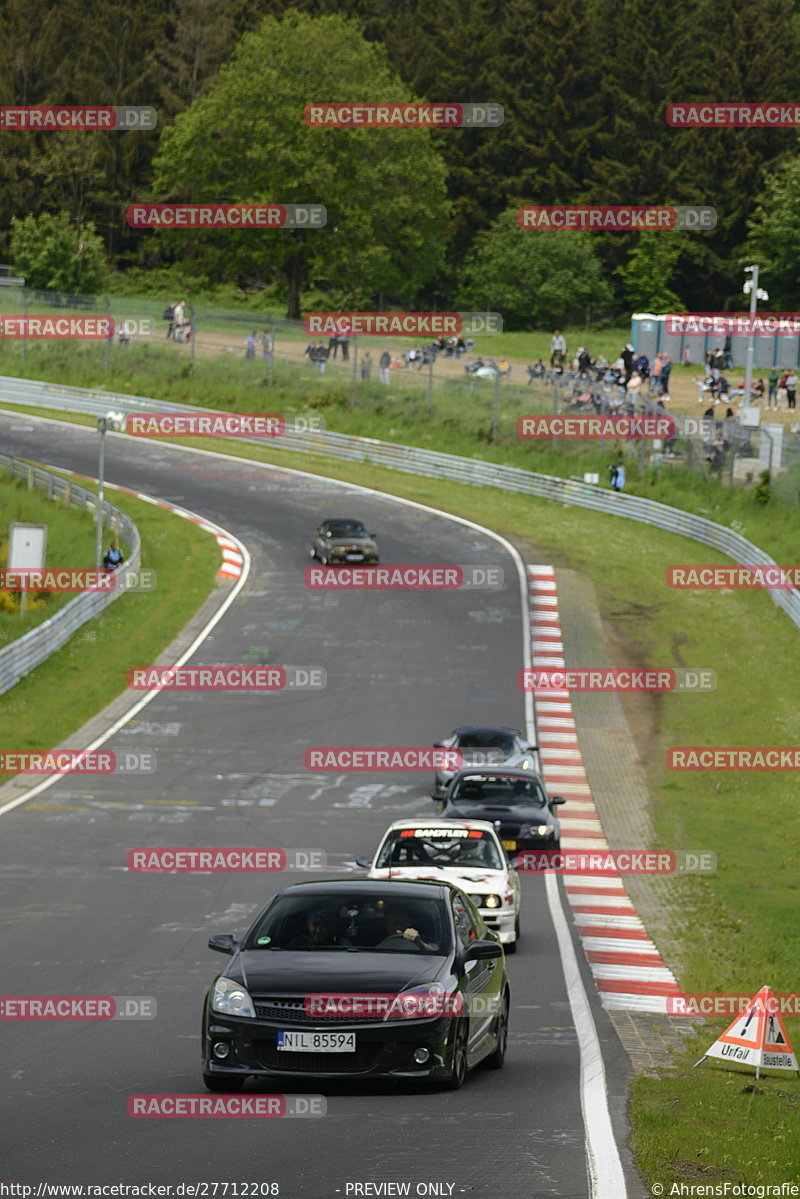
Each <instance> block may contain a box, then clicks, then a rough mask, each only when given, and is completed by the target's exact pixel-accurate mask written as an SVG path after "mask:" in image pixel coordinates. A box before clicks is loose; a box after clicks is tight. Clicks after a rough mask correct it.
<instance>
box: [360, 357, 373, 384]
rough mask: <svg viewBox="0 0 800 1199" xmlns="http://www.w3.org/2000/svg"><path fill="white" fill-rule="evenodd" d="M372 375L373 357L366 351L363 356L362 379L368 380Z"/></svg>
mask: <svg viewBox="0 0 800 1199" xmlns="http://www.w3.org/2000/svg"><path fill="white" fill-rule="evenodd" d="M371 374H372V355H371V354H370V352H369V350H365V351H364V353H363V354H362V355H361V378H362V379H368V378H369V377H370V375H371Z"/></svg>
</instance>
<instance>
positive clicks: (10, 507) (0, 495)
mask: <svg viewBox="0 0 800 1199" xmlns="http://www.w3.org/2000/svg"><path fill="white" fill-rule="evenodd" d="M0 512H2V514H3V515H2V519H3V525H2V529H0V568H3V567H5V565H6V555H7V551H8V532H7V530H8V526H9V524H10V523H11V522H12V521H21V522H23V523H24V524H36V525H47V551H46V556H47V566H48V567H50V568H53V569H56V570H58V569H62V568H70V569H79V570H92V569H94V564H95V546H96V542H95V537H96V531H95V524H94V519H93V517H92V515H91V513H89V512H84V511H82V510H81V509H78V508H66V507H65V506H64V504H63V502H62V501H60V500H56V499H52V500H51V499H48V498H47V493H46V492H44V491H41V490H39V489H38V488H33V489H32V490H30V491H29V490H28V485H27V482H26V481H24V480H23V479H18V478H14V477H12V476H11V475H9V474H8V473H7V472H5V471H0ZM112 536H113V534H112V533H111V532H110V531H109V530H107V531H106V535H105V538H104V548H105V547H107V545H108V542H109V540H110V538H111V537H112ZM122 550H123V553H125V554H126V555H127V552H128V547H127V545H126V544H125V543H124V542H123V544H122ZM6 595H8V593H6ZM8 598H11V599H13V601H14V602H15V603H17V604H19V595H18V593H13V595H12V596H9V597H8ZM74 598H75V596H74V595H71V594H68V593H64V594H56V593H51V594H49V595H39V594H37V593H32V594H31V595H30V596H29V597H28V604H27V607H26V610H25V612H22V611H6V610H4V606H0V649H1V648H2V647H3V646H4V645H7V644H8V643H9V641H15V640H16V639H17V638H18V637H22V636H23V634H25V633H27V632H29V631H30V629H33V628H35V627H36V626H37V625H40V624H42V622H43V621H45V620H49V619H50V617H51V616H54V615H55V613H56V612H58V610H59V609H60V608H63V607H64V605H65V604H68V603H70V602H71V601H72V600H73V599H74Z"/></svg>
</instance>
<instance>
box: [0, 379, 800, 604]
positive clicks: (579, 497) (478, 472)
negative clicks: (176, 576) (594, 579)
mask: <svg viewBox="0 0 800 1199" xmlns="http://www.w3.org/2000/svg"><path fill="white" fill-rule="evenodd" d="M4 400H5V401H6V402H8V403H19V404H26V405H30V406H32V407H49V408H59V409H64V410H66V411H71V412H87V413H93V414H98V415H100V414H104V413H105V412H107V411H108V410H109V409H113V410H117V411H122V412H125V413H136V412H152V411H159V412H203V413H206V414H208V412H209V409H207V408H199V407H196V406H194V405H188V404H174V403H170V402H169V401H163V400H158V401H157V400H152V399H147V398H145V397H144V396H128V395H120V394H118V393H115V392H106V391H89V390H84V389H82V388H79V387H64V386H61V385H59V384H55V383H42V382H39V381H34V380H29V379H14V378H8V377H5V376H0V403H2V402H3V401H4ZM237 440H238V439H237ZM241 440H243V441H249V442H251V443H253V444H258V445H263V440H262V439H259V438H242V439H241ZM276 444H277V445H279V447H280V448H281V449H285V450H296V451H298V452H301V453H305V454H319V455H323V456H325V457H328V458H344V459H347V460H349V461H351V462H369V463H373V464H374V465H376V466H384V467H387V468H388V469H390V470H398V471H404V472H405V473H406V474H414V475H427V476H429V477H430V478H434V479H451V480H453V481H454V482H458V483H468V484H470V485H472V486H475V487H498V488H500V489H501V490H502V491H512V492H519V493H521V494H523V495H534V496H537V497H538V498H540V499H546V500H553V501H555V502H556V503H559V504H571V505H573V506H575V507H580V508H591V509H592V510H593V511H595V512H605V513H607V514H608V515H609V516H622V517H625V518H627V519H628V520H637V521H641V522H642V523H643V524H648V525H655V526H656V528H659V529H664V530H665V531H666V532H668V533H678V534H680V535H681V536H683V537H689V538H691V540H693V541H699V542H701V543H702V544H703V545H708V546H711V547H712V548H713V549H716V550H719V551H720V553H723V554H726V555H727V556H728V557H729V558H732V559H733V561H734V562H739V563H742V564H744V565H747V566H776V565H777V563H776V562H775V561H774V559H772V558H771V557H770V556H769V554H767V553H766V552H765V551H764V550H762V549H760V548H759V547H758V546H757V545H754V544H753V543H752V541H748V540H747V538H746V537H742V535H741V534H740V533H737V532H736V531H735V530H734V529H729V528H726V527H725V526H724V525H718V524H716V522H715V521H713V520H707V519H706V518H705V517H703V516H696V515H695V514H694V513H692V512H684V511H683V510H682V509H680V508H672V507H671V506H670V505H669V504H660V503H657V502H656V501H655V500H648V499H644V498H643V497H641V496H636V495H626V494H625V493H622V492H614V491H605V490H603V489H601V488H600V487H597V486H594V485H592V484H587V483H579V482H575V481H574V480H571V479H561V478H558V477H557V476H554V475H543V474H538V473H536V472H534V471H526V470H522V469H521V468H519V467H516V466H502V465H500V464H499V463H494V462H483V461H481V460H480V459H478V458H459V457H457V456H456V455H455V454H445V453H443V452H441V451H439V450H423V449H417V448H416V447H415V446H407V445H397V444H394V443H392V442H387V441H377V440H374V439H372V438H370V437H356V436H354V435H352V434H346V433H330V432H319V431H296V430H295V431H288V430H287V432H285V433H284V434H283V435H282V436H281V437H280V438H279V439H276ZM766 590H769V594H770V595H771V597H772V599H773V601H774V602H775V604H777V606H778V607H779V608H780V609H781V610H782V611H783V612H785V613H786V615H787V616H788V617H789V619H790V620H791V621H792V622H793V623H794V624H795V625H796V626H797V627H798V628H800V592H798V591H797V590H794V589H792V590H788V589H786V590H784V589H782V588H768V589H766Z"/></svg>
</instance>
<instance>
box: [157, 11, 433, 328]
mask: <svg viewBox="0 0 800 1199" xmlns="http://www.w3.org/2000/svg"><path fill="white" fill-rule="evenodd" d="M410 98H411V97H410V96H409V94H408V89H407V88H406V87H404V86H403V84H402V83H401V82H400V80H399V79H397V77H396V76H395V75H394V74H393V73H392V72H391V71H390V70H389V68H388V66H387V65H386V63H385V61H384V59H383V55H382V54H381V53H380V52H379V50H378V49H377V48H376V47H374V46H371V45H370V44H369V43H368V42H366V41H365V39H364V38H363V37H362V35H361V32H360V29H359V26H358V25H357V24H356V23H355V22H353V21H349V20H345V19H343V18H342V17H338V16H327V17H321V18H313V17H309V16H306V15H305V14H301V13H297V12H290V13H287V15H286V16H285V17H284V18H283V20H280V21H279V20H277V19H275V18H274V17H267V18H265V19H264V21H263V22H262V23H261V25H260V26H259V28H258V29H257V30H256V31H254V32H252V33H249V34H246V35H245V36H244V37H243V38H242V39H241V41H240V43H239V45H238V46H237V49H236V52H235V54H234V57H233V59H232V61H231V62H230V64H229V65H228V66H227V67H226V68H225V69H224V70H223V71H222V72H221V74H220V76H219V78H218V79H217V81H216V82H215V83H214V85H213V86H212V87H211V88H210V89H209V91H208V92H207V93H206V94H205V95H203V96H201V97H200V99H199V100H198V101H197V102H196V103H195V104H194V105H193V106H192V108H191V109H189V110H188V111H187V112H185V113H182V114H181V115H180V116H179V117H178V118H177V120H176V121H175V124H174V125H173V126H171V127H170V128H168V129H167V130H165V132H164V134H163V136H162V140H161V145H160V147H159V153H158V156H157V159H156V163H155V166H156V178H155V187H156V189H157V190H158V191H159V193H161V195H162V196H163V198H164V199H176V200H177V199H180V200H186V201H189V200H191V201H201V200H216V201H226V202H244V201H246V202H268V201H277V202H280V203H308V202H316V203H320V204H324V205H325V207H326V208H327V212H328V224H327V227H326V228H325V229H321V230H314V231H308V232H304V231H292V230H278V231H271V232H259V231H252V232H251V231H249V230H248V231H244V230H242V231H238V230H237V231H224V232H215V231H209V232H207V233H192V234H189V235H188V236H184V235H182V234H178V233H176V234H174V235H168V236H170V237H171V240H172V244H180V245H181V246H182V253H183V254H184V255H185V256H186V260H187V261H191V262H193V265H194V267H195V269H200V270H202V271H203V272H205V273H206V274H213V273H215V272H226V273H228V274H230V272H231V270H233V271H236V272H237V273H238V274H239V276H240V277H243V278H246V279H249V280H261V281H264V280H265V279H266V280H267V281H272V279H274V278H278V279H280V280H281V281H282V282H283V283H284V284H285V287H286V292H287V307H288V313H289V315H290V316H291V317H297V316H299V315H300V293H301V289H302V288H303V287H304V286H306V285H308V284H312V283H313V284H315V285H317V286H322V287H328V288H330V289H333V290H335V291H336V293H337V295H338V296H339V297H343V296H346V297H349V298H350V299H349V302H350V303H352V304H353V305H354V306H358V305H361V304H364V303H365V302H366V301H368V299H369V297H370V296H371V295H372V294H374V293H378V292H383V293H390V294H395V295H402V296H405V297H408V299H409V300H410V299H412V298H413V297H414V296H415V294H416V293H417V292H418V290H419V289H420V288H421V287H422V286H423V285H424V284H426V283H428V282H429V281H430V280H431V279H433V278H434V277H435V276H436V274H437V272H438V271H439V270H440V269H441V264H442V262H443V258H444V250H445V245H446V240H447V222H448V218H449V204H448V201H447V198H446V188H445V175H446V172H445V167H444V164H443V162H442V160H441V158H440V156H439V154H438V153H437V151H436V150H435V148H434V146H433V142H432V138H431V135H430V133H429V132H428V131H426V130H424V129H383V130H381V129H334V128H330V129H320V128H312V127H309V126H308V125H307V124H306V123H305V119H304V111H305V106H306V105H307V104H309V103H311V102H314V101H331V100H332V101H336V100H361V101H370V102H375V101H382V100H398V99H399V100H404V99H410Z"/></svg>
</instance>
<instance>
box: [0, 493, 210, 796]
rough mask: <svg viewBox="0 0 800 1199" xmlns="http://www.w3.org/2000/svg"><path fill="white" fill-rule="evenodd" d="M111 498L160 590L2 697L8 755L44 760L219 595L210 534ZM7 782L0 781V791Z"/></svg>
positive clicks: (129, 598)
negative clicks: (137, 538) (36, 755)
mask: <svg viewBox="0 0 800 1199" xmlns="http://www.w3.org/2000/svg"><path fill="white" fill-rule="evenodd" d="M81 483H82V484H83V485H85V486H87V487H88V486H89V484H84V481H83V480H81ZM106 494H107V495H108V496H109V498H112V497H113V502H114V503H115V504H116V505H117V507H119V508H122V509H124V511H125V512H127V513H128V515H129V516H130V517H131V519H132V520H133V521H134V523H135V524H136V525H137V527H138V529H139V533H140V535H141V538H142V547H143V549H142V561H143V565H144V566H147V567H149V568H152V569H153V570H155V572H156V578H157V588H156V589H155V590H154V591H150V592H137V593H130V594H127V595H123V596H120V598H119V599H117V600H114V602H113V603H112V604H111V605H110V606H109V607H108V608H106V610H105V611H104V612H103V613H102V615H100V616H98V617H97V618H96V619H95V620H91V621H89V622H88V624H86V625H84V626H83V628H82V629H80V630H79V631H78V632H77V633H76V634H75V636H74V637H72V638H71V639H70V640H69V641H68V642H67V644H66V645H65V646H64V647H63V648H62V649H60V650H58V651H57V652H56V653H55V654H53V655H52V656H51V657H50V658H48V659H47V661H46V662H43V663H42V665H41V666H39V667H37V668H36V670H34V671H32V672H31V673H30V674H29V675H27V677H26V678H24V679H22V680H21V681H20V682H19V683H17V684H16V686H15V687H13V688H12V690H11V691H8V692H6V694H5V695H3V696H2V699H1V700H0V703H1V704H2V713H3V715H2V721H1V722H0V743H2V745H3V747H4V749H13V750H14V751H15V752H24V753H27V752H39V751H42V750H46V749H50V748H52V747H53V746H54V745H58V744H60V743H61V742H62V741H64V740H66V739H67V738H68V737H69V736H70V735H71V734H73V733H75V732H76V731H77V730H78V729H79V728H80V727H81V726H82V725H83V724H85V722H86V721H87V720H90V719H91V717H92V716H94V715H96V713H97V712H99V711H100V710H101V709H102V708H103V707H105V705H106V704H108V703H110V702H111V700H113V699H114V698H115V697H116V696H117V695H119V694H120V693H121V692H122V691H124V690H125V688H126V686H127V672H128V670H129V669H130V668H131V667H134V666H142V665H146V664H149V663H150V662H152V661H153V660H154V659H155V658H157V657H158V655H159V654H160V653H161V652H162V651H163V650H164V649H165V648H166V646H167V645H168V644H169V643H170V641H172V639H173V638H174V637H176V636H177V635H178V633H180V631H181V629H183V628H184V626H185V625H186V624H188V622H189V621H190V620H191V618H192V616H193V615H194V613H195V612H196V611H197V609H198V608H199V607H200V606H201V605H202V604H203V603H204V602H205V600H206V599H207V598H208V595H209V592H210V591H211V590H212V589H213V587H214V580H215V576H216V572H217V570H218V569H219V564H220V553H219V547H218V545H217V543H216V541H215V539H214V538H213V537H212V536H211V535H210V534H208V533H206V532H204V531H203V530H202V529H199V528H198V527H197V526H196V525H195V524H193V523H192V522H191V521H188V520H185V519H183V518H181V517H178V516H173V515H172V514H171V513H169V512H167V511H165V510H164V509H162V508H155V507H154V506H153V505H152V504H148V503H145V502H144V501H142V500H137V499H135V498H134V497H133V496H129V495H126V494H125V493H123V492H120V491H115V490H113V489H112V490H109V491H108V492H107V493H106ZM9 619H13V617H10V618H9ZM10 777H12V776H11V775H9V774H0V783H4V782H7V781H8V779H9V778H10Z"/></svg>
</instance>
